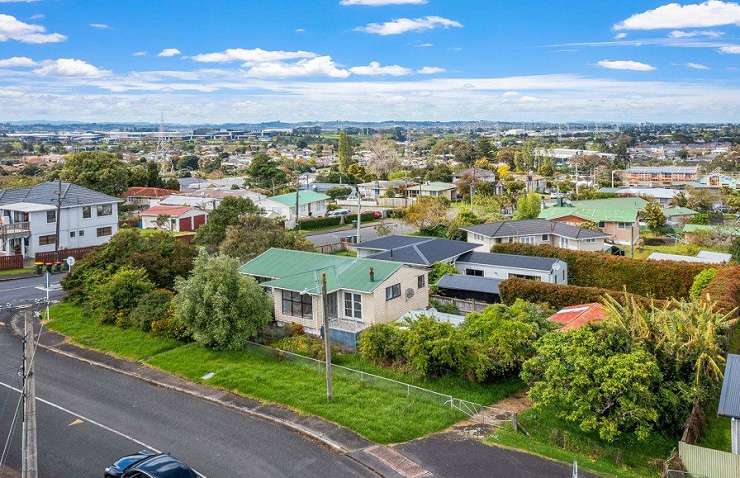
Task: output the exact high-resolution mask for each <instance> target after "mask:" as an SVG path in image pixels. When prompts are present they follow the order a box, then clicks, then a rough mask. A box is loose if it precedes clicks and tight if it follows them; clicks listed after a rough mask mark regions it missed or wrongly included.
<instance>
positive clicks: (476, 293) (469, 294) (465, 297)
mask: <svg viewBox="0 0 740 478" xmlns="http://www.w3.org/2000/svg"><path fill="white" fill-rule="evenodd" d="M500 283H501V279H495V278H493V277H478V276H470V275H465V274H445V275H443V276H442V277H441V278H440V279H439V280H438V281H437V285H436V287H437V295H439V296H440V297H439V298H437V297H435V299H437V300H439V301H441V302H445V303H452V304H455V305H456V306H457V307H458V309H461V311H462V309H463V308H465V309H467V310H465V311H466V312H467V311H470V312H473V311H475V310H476V309H478V307H477V306H476V304H480V305H481V306H483V307H485V305H486V304H496V303H498V302H501V297H500V293H499V289H498V286H499V284H500ZM445 299H450V300H445ZM454 299H460V302H457V301H455V300H454ZM468 303H469V304H468Z"/></svg>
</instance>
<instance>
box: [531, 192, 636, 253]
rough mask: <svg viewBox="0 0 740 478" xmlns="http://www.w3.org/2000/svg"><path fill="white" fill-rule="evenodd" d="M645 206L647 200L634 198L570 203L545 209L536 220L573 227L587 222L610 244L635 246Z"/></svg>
mask: <svg viewBox="0 0 740 478" xmlns="http://www.w3.org/2000/svg"><path fill="white" fill-rule="evenodd" d="M646 204H647V201H645V200H644V199H642V198H638V197H634V198H632V197H630V198H611V199H590V200H584V201H573V202H572V203H570V204H568V205H564V206H556V207H550V208H545V209H543V210H542V211H540V216H539V217H540V219H548V220H551V221H557V222H564V223H566V224H571V225H573V226H578V225H580V224H583V223H585V222H591V223H594V224H596V225H597V226H598V228H599V229H600V230H601V231H602V232H604V233H606V234H609V239H610V240H611V241H612V242H614V243H617V244H636V243H637V242H638V241H639V240H640V223H639V221H638V215H639V212H640V211H641V210H642V209H643V208H644V207H645V205H646Z"/></svg>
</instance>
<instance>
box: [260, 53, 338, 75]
mask: <svg viewBox="0 0 740 478" xmlns="http://www.w3.org/2000/svg"><path fill="white" fill-rule="evenodd" d="M350 74H351V73H350V72H349V70H345V69H343V68H339V67H338V66H337V65H336V63H334V60H332V58H331V57H330V56H317V57H315V58H307V59H302V60H298V61H297V62H295V63H284V62H262V63H256V64H255V65H253V66H251V67H249V69H248V70H247V76H249V77H252V78H296V77H321V76H324V77H329V78H347V77H348V76H350Z"/></svg>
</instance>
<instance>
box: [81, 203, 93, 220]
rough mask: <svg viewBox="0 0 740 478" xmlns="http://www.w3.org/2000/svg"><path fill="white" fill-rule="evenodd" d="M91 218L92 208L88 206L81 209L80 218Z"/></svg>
mask: <svg viewBox="0 0 740 478" xmlns="http://www.w3.org/2000/svg"><path fill="white" fill-rule="evenodd" d="M91 217H92V208H91V207H90V206H83V207H82V218H83V219H90V218H91Z"/></svg>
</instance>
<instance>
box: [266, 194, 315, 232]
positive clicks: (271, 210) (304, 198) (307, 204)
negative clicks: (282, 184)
mask: <svg viewBox="0 0 740 478" xmlns="http://www.w3.org/2000/svg"><path fill="white" fill-rule="evenodd" d="M329 199H330V198H329V196H327V195H326V194H322V193H318V192H316V191H308V190H303V191H300V192H299V193H298V215H297V218H298V219H303V218H307V217H322V216H326V212H327V206H328V204H329ZM257 205H258V206H259V207H260V208H262V209H263V210H264V211H265V212H266V213H267V214H268V215H269V214H274V215H276V216H279V217H282V218H283V219H284V220H285V224H286V226H287V227H289V228H290V227H294V226H295V221H296V193H295V192H292V193H287V194H280V195H278V196H270V197H268V198H266V199H264V200H262V201H260V202H259V204H257Z"/></svg>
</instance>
